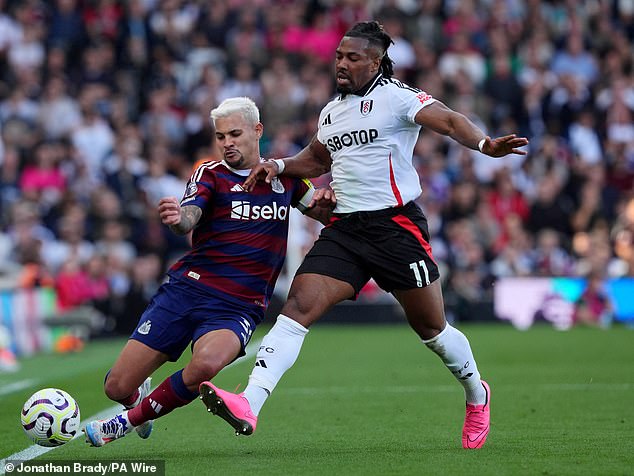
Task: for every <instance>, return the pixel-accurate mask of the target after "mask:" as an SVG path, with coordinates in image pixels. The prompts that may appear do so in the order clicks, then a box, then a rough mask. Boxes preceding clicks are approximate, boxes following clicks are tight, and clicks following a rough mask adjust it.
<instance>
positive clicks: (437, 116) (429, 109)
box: [415, 101, 528, 157]
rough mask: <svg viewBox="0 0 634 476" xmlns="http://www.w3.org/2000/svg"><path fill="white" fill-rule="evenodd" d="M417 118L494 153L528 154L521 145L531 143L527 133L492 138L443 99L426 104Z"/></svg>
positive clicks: (494, 155)
mask: <svg viewBox="0 0 634 476" xmlns="http://www.w3.org/2000/svg"><path fill="white" fill-rule="evenodd" d="M415 119H416V123H417V124H420V125H421V126H423V127H427V128H429V129H431V130H433V131H436V132H438V133H439V134H443V135H446V136H449V137H451V138H452V139H454V140H456V141H457V142H460V143H461V144H462V145H464V146H466V147H469V148H471V149H474V150H480V152H482V153H483V154H486V155H489V156H491V157H504V156H505V155H508V154H519V155H526V151H524V150H521V149H520V147H523V146H525V145H527V144H528V139H526V138H525V137H517V135H516V134H510V135H507V136H503V137H498V138H495V139H491V137H489V136H487V135H486V134H485V133H484V132H483V131H482V130H481V129H480V128H479V127H478V126H476V125H475V124H474V123H473V122H472V121H470V120H469V119H468V118H467V117H466V116H464V115H463V114H460V113H459V112H456V111H454V110H452V109H450V108H448V107H447V106H446V105H444V104H443V103H442V102H440V101H436V102H434V103H433V104H430V105H429V106H426V107H424V108H422V109H421V110H420V111H418V113H417V114H416V118H415Z"/></svg>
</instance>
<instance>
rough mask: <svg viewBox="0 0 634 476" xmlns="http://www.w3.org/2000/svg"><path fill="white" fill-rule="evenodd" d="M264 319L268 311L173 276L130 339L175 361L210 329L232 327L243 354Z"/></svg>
mask: <svg viewBox="0 0 634 476" xmlns="http://www.w3.org/2000/svg"><path fill="white" fill-rule="evenodd" d="M263 318H264V310H261V309H259V308H257V309H256V308H249V307H248V306H240V305H239V304H234V303H232V302H230V301H226V300H223V299H220V298H217V297H214V296H213V295H211V294H207V293H204V292H203V291H199V290H198V289H196V288H194V287H193V286H191V285H190V284H187V283H184V282H183V281H180V280H177V279H174V278H170V280H169V282H166V283H164V284H163V285H162V286H161V287H160V288H159V290H158V291H157V293H156V294H155V295H154V297H153V298H152V301H151V302H150V304H149V305H148V307H147V308H146V310H145V312H144V313H143V315H141V318H140V319H139V324H138V325H137V328H136V330H135V331H134V332H133V333H132V335H131V336H130V339H134V340H138V341H139V342H142V343H144V344H145V345H147V346H149V347H151V348H152V349H154V350H158V351H159V352H163V353H165V354H167V355H169V360H170V361H172V362H174V361H176V360H178V358H179V357H180V356H181V354H182V353H183V351H184V350H185V349H186V348H187V346H188V345H189V344H190V343H191V345H192V346H193V345H194V343H195V342H196V341H197V340H198V339H199V338H200V337H201V336H203V335H205V334H206V333H207V332H210V331H215V330H219V329H229V330H231V331H233V332H234V333H235V334H236V335H237V336H238V339H240V343H241V347H242V348H241V351H240V356H242V355H244V354H245V347H246V346H247V344H248V343H249V340H250V339H251V335H252V334H253V331H254V330H255V327H256V325H257V324H258V323H260V322H261V321H262V319H263Z"/></svg>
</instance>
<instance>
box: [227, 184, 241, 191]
mask: <svg viewBox="0 0 634 476" xmlns="http://www.w3.org/2000/svg"><path fill="white" fill-rule="evenodd" d="M229 190H231V191H232V192H244V191H245V190H244V188H243V187H242V185H240V184H239V183H237V184H235V185H234V186H233V187H231V188H230V189H229Z"/></svg>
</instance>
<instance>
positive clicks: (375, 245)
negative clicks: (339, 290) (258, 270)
mask: <svg viewBox="0 0 634 476" xmlns="http://www.w3.org/2000/svg"><path fill="white" fill-rule="evenodd" d="M304 273H315V274H320V275H324V276H330V277H332V278H335V279H338V280H340V281H345V282H347V283H350V284H351V285H352V287H353V288H354V290H355V293H356V294H358V293H359V291H360V290H361V288H362V287H363V286H364V285H365V284H366V283H367V282H368V281H369V280H370V278H373V279H374V280H375V281H376V283H377V284H378V285H379V286H380V287H381V288H382V289H384V290H385V291H388V292H391V291H393V290H405V289H413V288H422V287H425V286H428V285H429V284H431V283H433V282H434V281H435V280H436V279H438V278H439V277H440V273H439V272H438V266H437V265H436V263H435V261H434V258H433V256H432V251H431V246H430V244H429V231H428V228H427V218H425V215H424V214H423V212H422V211H421V209H420V208H418V206H417V205H416V204H415V203H413V202H409V203H408V204H407V205H405V206H403V207H396V208H388V209H385V210H377V211H370V212H354V213H348V214H342V215H335V216H334V217H333V219H332V220H331V222H330V224H328V225H327V226H326V227H324V228H323V229H322V231H321V234H320V235H319V238H318V239H317V241H316V242H315V244H314V245H313V247H312V248H311V250H310V251H309V252H308V254H307V255H306V257H305V258H304V262H303V263H302V264H301V266H300V267H299V269H298V270H297V274H304Z"/></svg>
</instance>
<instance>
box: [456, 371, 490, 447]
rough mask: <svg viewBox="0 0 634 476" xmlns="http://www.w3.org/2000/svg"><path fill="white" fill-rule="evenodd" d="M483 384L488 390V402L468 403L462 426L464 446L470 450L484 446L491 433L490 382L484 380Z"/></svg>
mask: <svg viewBox="0 0 634 476" xmlns="http://www.w3.org/2000/svg"><path fill="white" fill-rule="evenodd" d="M482 386H483V387H484V390H486V394H487V397H486V402H484V405H472V404H470V403H467V413H466V415H465V418H464V426H463V427H462V447H463V448H464V449H468V450H474V449H477V448H482V446H483V445H484V442H485V441H486V440H487V435H488V434H489V428H490V420H491V412H490V403H491V389H490V388H489V384H487V383H486V382H485V381H484V380H482Z"/></svg>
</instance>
